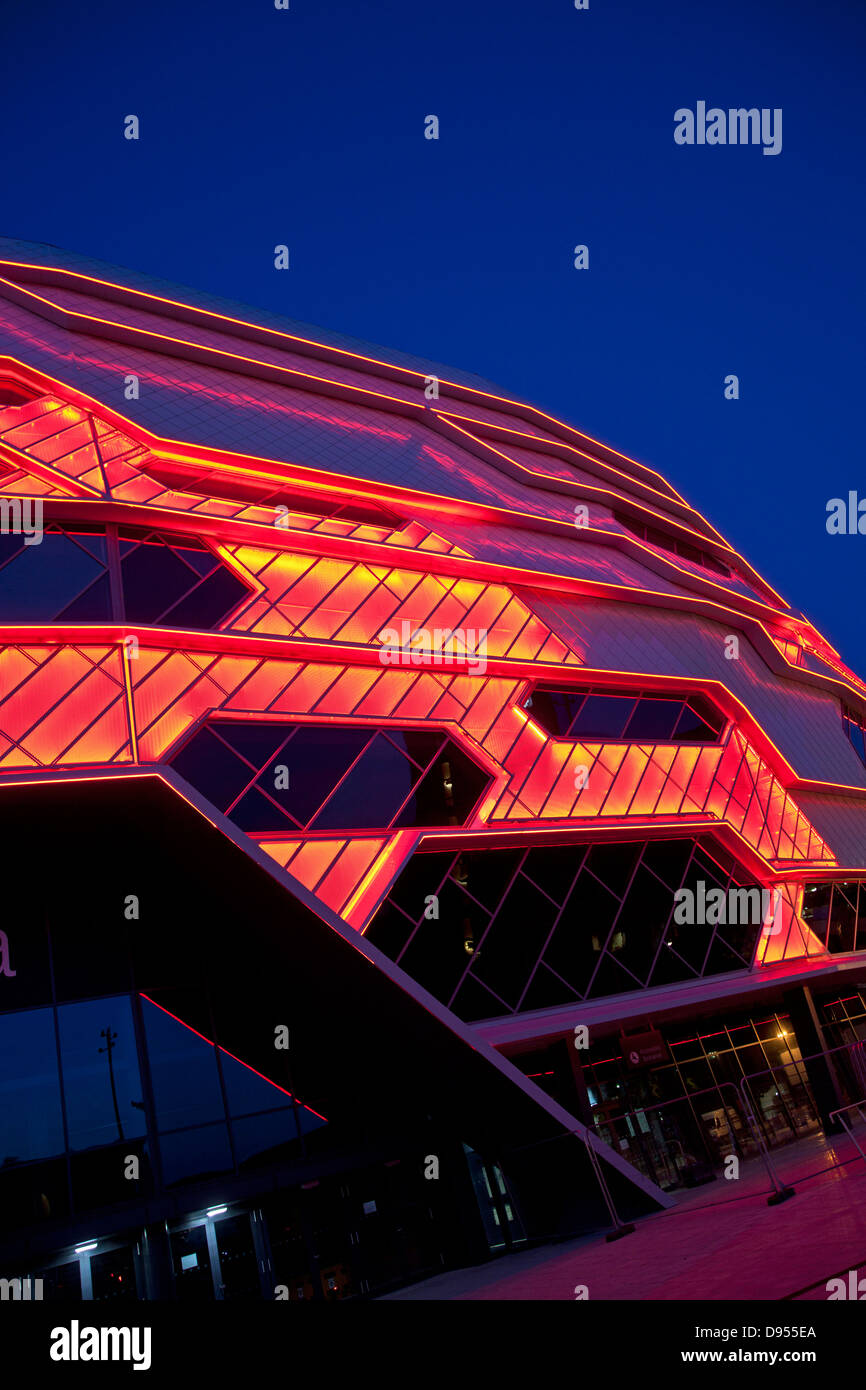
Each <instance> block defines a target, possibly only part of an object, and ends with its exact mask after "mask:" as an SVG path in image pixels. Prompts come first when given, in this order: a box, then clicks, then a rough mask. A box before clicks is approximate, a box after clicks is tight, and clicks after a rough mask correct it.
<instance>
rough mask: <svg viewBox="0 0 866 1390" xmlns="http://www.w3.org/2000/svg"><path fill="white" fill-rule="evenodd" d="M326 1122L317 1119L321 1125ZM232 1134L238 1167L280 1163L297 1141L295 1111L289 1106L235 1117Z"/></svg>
mask: <svg viewBox="0 0 866 1390" xmlns="http://www.w3.org/2000/svg"><path fill="white" fill-rule="evenodd" d="M308 1113H309V1112H308ZM314 1118H315V1117H314ZM323 1123H324V1121H322V1120H318V1121H317V1124H318V1125H321V1124H323ZM232 1133H233V1135H234V1141H235V1152H236V1154H237V1158H238V1164H239V1166H240V1167H244V1165H246V1166H247V1167H253V1166H255V1164H256V1163H275V1162H278V1161H279V1160H280V1158H282V1157H283V1156H284V1151H285V1149H286V1148H287V1146H288V1145H290V1144H294V1143H295V1141H296V1140H297V1138H298V1127H297V1125H296V1123H295V1116H294V1112H293V1111H292V1110H291V1109H288V1110H278V1111H276V1112H275V1113H273V1114H270V1115H253V1116H251V1117H248V1118H246V1119H243V1120H234V1121H233V1122H232Z"/></svg>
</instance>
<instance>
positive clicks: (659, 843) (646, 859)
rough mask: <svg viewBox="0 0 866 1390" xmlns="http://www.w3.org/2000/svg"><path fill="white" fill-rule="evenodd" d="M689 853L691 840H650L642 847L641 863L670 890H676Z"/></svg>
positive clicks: (681, 879)
mask: <svg viewBox="0 0 866 1390" xmlns="http://www.w3.org/2000/svg"><path fill="white" fill-rule="evenodd" d="M691 852H692V842H691V840H650V841H649V842H648V843H647V844H646V845H644V851H643V856H642V858H641V863H643V864H645V865H646V866H647V868H648V869H652V871H653V873H654V874H658V877H659V878H660V879H662V880H663V882H665V883H667V884H668V885H669V886H670V887H671V888H678V887H679V885H680V884H681V883H682V881H683V874H684V873H685V871H686V865H687V864H688V862H689V856H690V855H691Z"/></svg>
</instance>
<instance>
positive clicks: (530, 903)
mask: <svg viewBox="0 0 866 1390" xmlns="http://www.w3.org/2000/svg"><path fill="white" fill-rule="evenodd" d="M555 919H556V908H555V907H554V905H553V903H552V902H550V900H549V899H548V898H545V897H544V896H543V895H542V894H541V893H540V892H539V890H538V889H537V888H536V887H535V886H534V885H533V884H531V883H530V882H529V880H528V879H525V878H523V877H521V876H518V877H517V878H516V879H515V881H514V883H513V885H512V886H511V888H510V889H509V891H508V894H507V896H506V897H505V899H504V901H503V903H502V905H501V906H500V908H499V911H498V912H497V914H496V916H495V918H494V919H493V923H492V925H491V927H490V929H489V931H488V933H487V935H486V936H485V938H484V940H483V942H482V943H481V945H480V949H478V950H477V955H476V956H475V957H474V959H473V962H472V973H473V975H475V976H476V977H477V978H478V979H479V980H480V981H481V983H482V984H485V985H487V986H488V988H489V989H492V990H494V991H495V993H496V994H498V995H499V997H500V999H504V1000H505V1002H506V1003H507V1004H510V1005H511V1007H512V1008H516V1006H517V1001H518V999H519V997H520V995H521V994H522V993H523V990H524V989H525V987H526V983H527V981H528V979H529V976H530V975H531V973H532V971H533V970H534V968H535V965H536V963H537V961H538V957H539V954H540V952H541V949H542V947H543V946H544V943H545V941H546V939H547V937H548V935H549V933H550V930H551V928H552V927H553V923H554V921H555Z"/></svg>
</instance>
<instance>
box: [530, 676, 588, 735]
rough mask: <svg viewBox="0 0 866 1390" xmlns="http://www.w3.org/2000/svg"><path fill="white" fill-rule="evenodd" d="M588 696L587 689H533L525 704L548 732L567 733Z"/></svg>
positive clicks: (537, 721) (532, 716)
mask: <svg viewBox="0 0 866 1390" xmlns="http://www.w3.org/2000/svg"><path fill="white" fill-rule="evenodd" d="M585 698H586V691H585V690H546V689H544V688H543V687H542V688H541V689H539V690H533V691H532V693H531V695H530V697H529V700H528V701H527V702H526V704H525V705H524V708H525V709H526V711H527V713H528V714H529V715H530V716H531V718H532V719H534V720H535V722H536V724H540V725H541V727H542V728H543V729H547V731H548V733H551V734H554V735H556V736H558V737H560V738H561V737H563V736H564V735H566V734H567V733H568V732H569V730H570V728H571V725H572V722H573V721H574V718H575V716H576V715H577V713H578V711H579V709H580V707H581V705H582V704H583V702H584V699H585Z"/></svg>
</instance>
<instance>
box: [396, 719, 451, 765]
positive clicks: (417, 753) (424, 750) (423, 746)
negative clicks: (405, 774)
mask: <svg viewBox="0 0 866 1390" xmlns="http://www.w3.org/2000/svg"><path fill="white" fill-rule="evenodd" d="M384 733H385V734H386V736H387V737H388V738H389V739H390V740H391V742H392V743H393V744H394V745H395V746H396V747H397V748H399V749H400V751H401V753H405V754H406V755H407V756H408V757H410V758H411V759H412V761H413V762H414V763H415V764H416V766H417V767H418V769H419V770H420V771H422V772H423V771H424V769H425V768H426V767H427V765H428V763H429V762H430V761H431V759H432V758H434V757H435V755H436V754H437V753H438V752H439V749H440V748H441V747H442V744H443V742H444V740H445V735H444V734H442V733H437V732H432V733H431V732H427V731H426V730H424V729H385V730H384Z"/></svg>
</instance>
